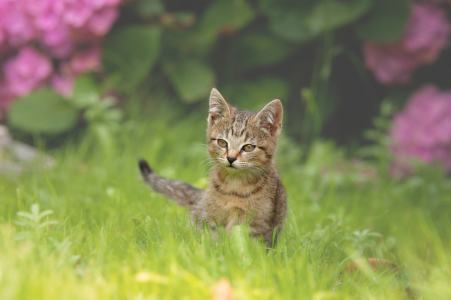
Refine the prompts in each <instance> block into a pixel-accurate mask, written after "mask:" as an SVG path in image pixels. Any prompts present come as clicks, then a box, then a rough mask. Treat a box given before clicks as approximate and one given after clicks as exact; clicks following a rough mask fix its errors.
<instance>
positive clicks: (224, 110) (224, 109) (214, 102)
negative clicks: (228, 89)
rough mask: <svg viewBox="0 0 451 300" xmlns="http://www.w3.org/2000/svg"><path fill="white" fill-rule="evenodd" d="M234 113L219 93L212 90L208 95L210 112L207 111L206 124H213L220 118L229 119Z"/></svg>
mask: <svg viewBox="0 0 451 300" xmlns="http://www.w3.org/2000/svg"><path fill="white" fill-rule="evenodd" d="M233 112H234V108H233V107H232V106H230V104H229V103H227V101H225V99H224V97H222V95H221V93H220V92H219V91H218V90H217V89H215V88H213V89H212V90H211V93H210V110H209V111H208V119H207V120H208V124H213V123H214V122H215V121H216V120H218V119H220V118H229V117H230V116H231V115H232V113H233Z"/></svg>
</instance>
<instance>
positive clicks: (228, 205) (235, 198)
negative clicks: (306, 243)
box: [207, 182, 273, 229]
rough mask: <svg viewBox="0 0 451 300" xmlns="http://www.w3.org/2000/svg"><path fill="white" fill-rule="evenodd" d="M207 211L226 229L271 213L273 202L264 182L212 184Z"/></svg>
mask: <svg viewBox="0 0 451 300" xmlns="http://www.w3.org/2000/svg"><path fill="white" fill-rule="evenodd" d="M208 192H209V194H210V197H209V199H210V201H211V205H210V209H209V211H208V212H207V213H208V214H209V215H211V216H212V217H213V218H214V219H215V220H217V221H218V222H219V223H221V225H223V226H224V227H226V229H231V227H232V226H235V225H243V224H246V223H249V222H250V221H251V220H256V219H259V218H260V217H261V216H263V215H268V214H271V211H272V209H273V208H272V204H273V202H272V201H271V200H270V199H271V198H272V197H271V191H270V190H269V189H268V185H267V183H266V182H260V183H259V184H256V185H247V186H246V185H235V186H233V185H229V184H218V183H216V184H212V185H211V186H210V188H209V191H208Z"/></svg>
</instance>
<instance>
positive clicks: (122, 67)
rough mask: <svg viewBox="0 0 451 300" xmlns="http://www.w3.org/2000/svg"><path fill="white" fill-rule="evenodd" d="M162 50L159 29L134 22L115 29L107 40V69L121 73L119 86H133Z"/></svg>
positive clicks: (104, 58)
mask: <svg viewBox="0 0 451 300" xmlns="http://www.w3.org/2000/svg"><path fill="white" fill-rule="evenodd" d="M159 50H160V29H159V28H158V27H155V26H138V25H132V26H127V27H123V28H121V29H120V30H118V31H117V32H113V33H112V34H111V35H110V36H109V37H108V38H107V40H106V43H105V46H104V51H103V65H104V66H105V69H106V71H107V72H110V73H119V74H120V77H121V80H120V81H119V83H118V88H119V89H120V90H122V91H124V92H129V91H131V90H133V89H134V88H135V87H136V86H137V85H138V84H139V83H140V82H141V81H142V80H143V79H144V78H145V77H146V76H147V75H148V74H149V73H150V71H151V69H152V67H153V65H154V64H155V61H156V59H157V57H158V54H159Z"/></svg>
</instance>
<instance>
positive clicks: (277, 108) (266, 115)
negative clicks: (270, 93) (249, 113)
mask: <svg viewBox="0 0 451 300" xmlns="http://www.w3.org/2000/svg"><path fill="white" fill-rule="evenodd" d="M282 118H283V106H282V102H280V100H279V99H275V100H273V101H271V102H269V103H268V104H267V105H266V106H265V107H264V108H263V109H262V110H261V111H260V112H259V113H258V114H257V116H256V117H255V120H257V122H258V124H259V125H260V126H261V127H262V128H263V129H265V130H266V131H268V133H269V134H270V135H271V136H274V135H275V134H280V131H281V130H282Z"/></svg>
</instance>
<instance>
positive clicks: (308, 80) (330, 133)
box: [10, 0, 451, 148]
mask: <svg viewBox="0 0 451 300" xmlns="http://www.w3.org/2000/svg"><path fill="white" fill-rule="evenodd" d="M409 3H410V1H409V0H398V1H390V0H378V1H375V0H300V1H289V0H277V1H276V0H216V1H213V0H202V1H195V2H187V1H182V0H138V1H131V2H129V4H127V5H125V6H124V7H123V8H122V11H121V16H120V18H119V20H118V22H117V23H116V25H115V26H114V28H113V29H112V30H111V32H110V33H109V34H108V35H107V36H106V39H105V41H104V47H103V73H102V74H99V76H97V77H95V78H94V81H95V83H96V84H99V83H102V86H103V87H102V89H103V91H100V94H99V91H98V89H97V88H95V84H94V85H92V86H91V88H92V90H93V91H94V93H97V94H98V99H97V100H96V101H94V102H91V104H89V105H91V106H92V105H94V104H93V103H97V104H100V103H103V104H102V105H103V106H102V107H103V108H100V107H101V106H99V105H98V106H96V107H97V108H98V109H99V112H97V113H91V112H88V111H89V110H90V109H88V108H87V107H85V106H79V105H78V106H77V105H76V104H75V102H73V101H69V102H68V103H64V101H63V100H62V99H61V98H60V97H57V96H56V95H51V96H49V97H46V98H47V99H46V100H43V102H42V104H41V105H40V107H39V108H36V109H37V110H36V111H37V112H39V114H37V115H36V116H35V117H36V118H40V119H39V120H37V121H36V123H33V124H32V125H33V126H30V125H31V124H30V121H27V120H31V119H30V117H29V113H30V111H33V110H34V108H33V104H31V103H30V106H28V105H23V103H27V102H33V100H32V99H36V98H43V97H42V93H49V92H48V91H42V92H41V91H38V92H35V93H33V94H31V95H30V96H28V97H26V98H24V99H22V100H19V101H17V103H16V104H15V105H14V107H13V109H12V111H11V120H10V122H11V125H13V126H15V127H16V128H20V129H22V130H25V131H30V130H35V131H38V132H41V133H60V132H64V131H67V130H68V129H70V128H72V127H73V126H74V125H75V124H76V120H77V118H76V115H77V114H79V115H81V116H82V119H83V120H84V121H85V122H88V123H90V122H93V120H94V119H95V120H96V121H95V122H96V123H99V119H102V118H103V119H104V120H103V121H102V122H103V123H102V124H103V125H102V126H100V127H99V126H97V125H96V126H93V127H97V128H98V129H96V131H98V132H106V131H110V132H114V131H115V130H116V129H112V130H111V129H108V130H106V128H107V127H108V126H110V125H111V124H113V125H111V126H113V127H114V126H115V125H114V124H116V123H117V120H118V119H120V118H119V117H118V116H116V115H117V114H118V112H114V113H111V115H112V116H110V117H111V119H114V121H112V122H110V121H108V120H106V119H108V118H110V117H106V119H105V118H104V117H103V116H107V115H108V114H109V112H108V111H109V110H110V109H112V108H113V105H112V104H111V103H110V104H106V105H105V103H108V101H107V102H102V101H100V100H99V99H101V98H102V97H101V95H102V94H101V93H102V92H105V91H106V90H107V88H109V89H113V90H115V91H116V92H117V93H118V94H120V95H122V96H124V97H123V98H124V99H138V98H140V97H141V99H143V100H145V101H161V100H160V99H168V98H171V99H172V98H177V99H180V101H179V102H178V104H179V106H181V107H183V108H184V109H185V110H195V109H202V110H204V111H206V108H205V105H206V104H205V102H206V100H207V98H208V94H209V92H210V90H211V88H212V87H213V86H216V87H217V88H218V89H219V90H220V91H221V92H222V93H223V95H224V96H225V98H226V99H227V100H228V101H230V103H232V104H233V105H236V106H238V107H240V108H243V109H250V110H259V109H261V108H262V107H264V105H265V104H266V103H268V102H269V101H271V100H273V99H274V98H281V100H282V101H283V102H284V108H285V115H284V118H285V120H284V123H285V124H286V125H287V126H286V127H285V128H286V130H287V133H288V134H289V135H290V136H293V137H295V138H296V140H297V141H301V142H304V143H309V142H311V141H312V140H313V139H315V138H318V137H319V136H322V137H326V138H330V137H332V138H335V139H336V140H338V141H339V142H340V143H343V142H351V141H353V140H355V139H356V138H357V139H360V138H361V134H362V132H363V131H364V130H365V129H367V128H370V127H372V124H371V119H372V118H374V117H375V116H376V115H377V114H378V113H379V105H380V103H381V101H382V99H384V98H387V96H388V95H389V94H391V93H392V92H393V90H394V89H393V88H392V87H384V86H381V85H380V84H378V83H377V82H376V81H375V80H374V79H373V77H372V76H371V75H370V74H369V73H368V71H367V70H366V68H365V66H364V64H363V60H362V54H361V47H362V43H364V42H369V41H375V42H387V41H394V40H396V39H398V38H399V37H400V36H401V35H402V34H403V30H404V28H405V24H406V22H407V19H408V16H409ZM446 57H448V56H446ZM436 65H437V66H436V68H442V69H443V67H442V66H441V64H436ZM431 68H432V69H431ZM433 68H434V67H429V69H425V71H424V73H421V72H418V74H419V75H418V76H416V78H415V79H414V80H413V81H412V86H407V87H405V88H404V89H406V90H409V91H411V90H412V87H417V86H419V85H420V84H421V83H422V82H424V81H425V79H427V80H431V78H432V77H433V76H437V75H434V74H436V73H437V72H434V71H433ZM441 71H442V72H441V73H442V74H443V72H445V73H446V72H447V74H449V75H450V76H451V71H449V70H448V71H445V70H441ZM423 74H424V75H423ZM442 77H443V76H442ZM434 80H435V79H434ZM440 80H441V81H443V79H440ZM435 81H439V80H435ZM105 86H106V87H107V88H105ZM75 93H77V91H76V92H75ZM405 94H407V93H405ZM136 95H140V97H135V96H136ZM162 95H164V96H162ZM75 98H77V97H76V96H75V97H72V98H71V99H75ZM133 101H135V100H133ZM200 101H203V103H202V104H200ZM401 101H402V100H401ZM128 102H129V104H130V106H134V105H136V106H138V105H141V104H142V103H136V101H135V103H132V101H126V102H125V103H126V104H127V103H128ZM74 107H75V111H77V113H76V112H75V111H74ZM201 107H202V108H201ZM91 111H92V109H91ZM80 112H82V113H81V114H80ZM355 112H358V113H357V114H356V113H355ZM99 114H100V115H102V117H99ZM41 115H42V117H39V116H41ZM93 115H96V117H93ZM108 124H110V125H108ZM105 126H106V127H105ZM99 128H103V129H99ZM99 135H101V136H107V135H108V134H100V133H99ZM104 140H105V141H106V140H108V138H104ZM105 143H106V144H108V142H105ZM105 147H106V148H107V146H105Z"/></svg>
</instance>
